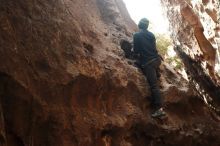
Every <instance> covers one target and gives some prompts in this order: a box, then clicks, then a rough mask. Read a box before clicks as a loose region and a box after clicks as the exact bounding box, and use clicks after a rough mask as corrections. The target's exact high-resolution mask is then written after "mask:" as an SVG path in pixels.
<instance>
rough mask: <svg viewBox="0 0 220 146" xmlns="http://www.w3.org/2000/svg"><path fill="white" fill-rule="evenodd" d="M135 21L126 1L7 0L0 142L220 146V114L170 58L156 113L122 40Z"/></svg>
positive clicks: (1, 11)
mask: <svg viewBox="0 0 220 146" xmlns="http://www.w3.org/2000/svg"><path fill="white" fill-rule="evenodd" d="M209 13H210V14H211V13H212V11H211V12H209ZM213 18H215V17H214V16H213ZM135 30H137V28H136V25H135V24H134V22H133V21H132V20H131V18H130V17H129V14H128V12H127V10H126V7H125V5H124V3H123V2H122V1H121V0H90V1H88V0H80V1H76V0H73V1H69V0H48V1H43V0H32V1H28V0H16V1H12V0H0V145H2V146H146V145H151V146H160V145H161V146H162V145H167V146H172V145H180V146H189V145H212V146H218V145H219V143H220V139H219V136H220V125H219V121H220V119H219V117H218V116H217V115H216V113H215V112H213V111H212V110H210V109H209V108H208V106H206V105H205V104H204V102H203V101H202V100H201V99H200V98H199V97H198V96H197V94H196V92H194V90H193V89H194V87H191V86H190V84H188V82H187V81H185V80H184V79H183V78H182V77H181V76H180V75H178V74H177V73H176V72H175V71H173V70H172V69H170V68H169V66H168V65H167V64H164V65H163V66H162V71H163V76H162V77H161V82H162V83H161V88H162V90H163V95H164V99H165V107H166V110H167V113H168V119H167V120H163V121H160V120H153V119H151V118H150V114H149V113H150V107H149V103H148V100H147V97H149V96H150V92H149V91H148V85H147V83H146V81H145V79H144V76H143V75H142V73H141V71H140V70H139V69H137V68H136V67H134V66H133V65H132V64H131V63H129V61H128V60H127V59H126V58H125V57H124V52H123V50H121V49H120V47H121V46H120V43H121V40H131V37H132V33H133V32H134V31H135ZM210 56H211V55H210ZM210 56H208V57H210Z"/></svg>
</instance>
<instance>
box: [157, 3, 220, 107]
mask: <svg viewBox="0 0 220 146" xmlns="http://www.w3.org/2000/svg"><path fill="white" fill-rule="evenodd" d="M161 3H162V5H163V7H164V10H165V12H166V14H167V17H168V19H169V22H170V31H171V33H172V39H173V41H174V44H175V45H176V46H178V47H177V48H181V49H177V51H178V50H179V51H180V52H178V54H182V53H185V54H187V55H188V56H189V57H190V58H191V59H190V60H192V61H193V62H194V63H196V64H197V65H195V64H194V63H193V62H191V63H187V64H185V69H186V72H187V73H188V76H189V80H190V82H192V84H193V85H194V86H195V87H196V88H197V91H198V92H199V94H200V96H203V97H204V98H206V99H207V100H209V99H210V100H209V101H208V102H210V103H211V102H212V104H216V103H218V107H219V102H220V98H219V93H220V80H219V73H220V72H219V60H220V56H219V50H220V45H219V41H220V2H219V1H218V0H184V1H182V0H161ZM182 51H183V52H182ZM183 56H184V55H183ZM184 59H185V58H182V60H183V62H188V61H187V60H188V59H186V60H184ZM195 71H196V72H197V74H195ZM211 87H212V88H211ZM213 100H214V101H213Z"/></svg>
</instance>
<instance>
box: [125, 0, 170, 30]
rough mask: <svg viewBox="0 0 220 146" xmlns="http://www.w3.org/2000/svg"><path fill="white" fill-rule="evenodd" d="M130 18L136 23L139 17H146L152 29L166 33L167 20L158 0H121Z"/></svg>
mask: <svg viewBox="0 0 220 146" xmlns="http://www.w3.org/2000/svg"><path fill="white" fill-rule="evenodd" d="M123 1H124V2H125V4H126V6H127V9H128V11H129V13H130V16H131V18H132V19H133V20H134V21H135V22H136V23H138V22H139V20H140V19H141V18H144V17H146V18H148V19H149V21H150V23H151V24H152V25H151V27H152V28H153V29H152V31H154V32H157V33H168V20H167V19H166V18H165V16H164V15H163V10H162V7H161V4H160V0H123Z"/></svg>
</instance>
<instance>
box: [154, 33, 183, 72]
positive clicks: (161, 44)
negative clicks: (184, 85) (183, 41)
mask: <svg viewBox="0 0 220 146" xmlns="http://www.w3.org/2000/svg"><path fill="white" fill-rule="evenodd" d="M155 36H156V39H157V49H158V51H159V54H160V55H161V56H162V57H163V58H164V60H165V62H167V63H168V64H170V65H171V66H173V67H174V68H175V69H177V70H181V69H182V68H183V63H182V62H181V60H180V59H179V57H178V56H177V55H175V54H174V55H169V54H170V53H169V51H170V50H169V47H171V48H172V41H171V39H170V37H169V36H168V35H166V34H156V35H155Z"/></svg>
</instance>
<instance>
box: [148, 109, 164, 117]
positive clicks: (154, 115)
mask: <svg viewBox="0 0 220 146" xmlns="http://www.w3.org/2000/svg"><path fill="white" fill-rule="evenodd" d="M164 116H166V113H165V112H164V110H163V108H160V109H158V110H157V111H155V112H154V113H152V114H151V117H153V118H161V117H164Z"/></svg>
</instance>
